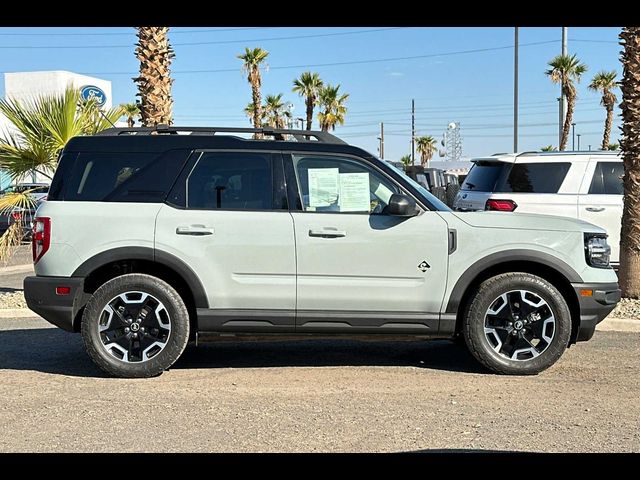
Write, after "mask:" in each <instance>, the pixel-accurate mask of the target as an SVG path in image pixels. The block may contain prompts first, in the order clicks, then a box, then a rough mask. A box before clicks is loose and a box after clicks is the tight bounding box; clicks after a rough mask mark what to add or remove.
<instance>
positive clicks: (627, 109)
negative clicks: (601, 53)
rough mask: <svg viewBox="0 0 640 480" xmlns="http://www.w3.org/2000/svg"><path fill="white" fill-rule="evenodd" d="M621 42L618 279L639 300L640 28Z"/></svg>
mask: <svg viewBox="0 0 640 480" xmlns="http://www.w3.org/2000/svg"><path fill="white" fill-rule="evenodd" d="M620 40H621V41H622V45H623V52H622V57H621V60H622V65H623V73H622V83H621V87H620V89H621V90H622V103H621V105H620V106H621V108H622V120H623V123H622V137H621V138H620V149H621V150H622V159H623V163H624V176H623V177H622V182H623V185H624V209H623V211H622V230H621V232H620V272H619V274H618V277H619V281H620V288H621V289H622V296H623V297H630V298H640V27H624V28H623V29H622V32H621V33H620Z"/></svg>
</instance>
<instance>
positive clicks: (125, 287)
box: [82, 273, 189, 378]
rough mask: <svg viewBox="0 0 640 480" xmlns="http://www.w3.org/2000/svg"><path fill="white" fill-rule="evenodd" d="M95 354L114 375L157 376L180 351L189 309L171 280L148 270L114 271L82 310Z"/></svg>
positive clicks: (91, 353) (89, 350) (89, 345)
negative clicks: (141, 271)
mask: <svg viewBox="0 0 640 480" xmlns="http://www.w3.org/2000/svg"><path fill="white" fill-rule="evenodd" d="M82 339H83V341H84V345H85V348H86V350H87V353H88V354H89V356H90V357H91V359H92V360H93V361H94V362H95V363H96V364H97V365H98V366H99V367H100V368H101V369H102V370H104V371H105V372H107V373H108V374H110V375H113V376H116V377H130V378H141V377H153V376H156V375H159V374H161V373H162V372H163V371H164V370H166V369H167V368H169V367H170V366H171V365H173V363H174V362H175V361H176V360H177V359H178V357H180V355H181V354H182V352H183V351H184V349H185V347H186V345H187V341H188V339H189V314H188V312H187V307H186V306H185V304H184V302H183V300H182V298H181V297H180V295H178V293H177V292H176V291H175V290H174V289H173V287H171V285H169V284H168V283H166V282H164V281H162V280H160V279H159V278H156V277H153V276H151V275H145V274H137V273H136V274H128V275H122V276H120V277H116V278H114V279H112V280H109V281H108V282H106V283H105V284H104V285H102V286H101V287H100V288H98V290H96V292H95V293H94V294H93V296H92V297H91V299H90V300H89V302H88V303H87V306H86V308H85V311H84V314H83V316H82Z"/></svg>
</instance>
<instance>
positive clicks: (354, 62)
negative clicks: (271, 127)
mask: <svg viewBox="0 0 640 480" xmlns="http://www.w3.org/2000/svg"><path fill="white" fill-rule="evenodd" d="M558 42H559V40H547V41H544V42H532V43H521V44H520V47H532V46H537V45H547V44H550V43H558ZM510 48H513V45H508V46H504V47H489V48H477V49H473V50H458V51H454V52H443V53H429V54H425V55H412V56H409V57H388V58H376V59H371V60H350V61H348V62H331V63H315V64H306V65H283V66H275V67H274V66H270V67H269V69H270V70H285V69H293V68H316V67H334V66H339V65H362V64H365V63H381V62H394V61H398V60H416V59H420V58H433V57H447V56H452V55H465V54H468V53H481V52H492V51H497V50H508V49H510ZM238 70H239V68H238V67H235V68H218V69H215V70H175V71H173V72H172V73H173V74H174V75H175V74H185V73H187V74H188V73H226V72H237V71H238ZM82 73H83V74H85V75H135V72H134V73H132V72H82Z"/></svg>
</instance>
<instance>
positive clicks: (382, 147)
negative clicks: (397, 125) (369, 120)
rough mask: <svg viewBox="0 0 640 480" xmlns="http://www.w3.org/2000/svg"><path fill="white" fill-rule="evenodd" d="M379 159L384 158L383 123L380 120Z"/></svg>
mask: <svg viewBox="0 0 640 480" xmlns="http://www.w3.org/2000/svg"><path fill="white" fill-rule="evenodd" d="M380 159H381V160H384V123H383V122H380Z"/></svg>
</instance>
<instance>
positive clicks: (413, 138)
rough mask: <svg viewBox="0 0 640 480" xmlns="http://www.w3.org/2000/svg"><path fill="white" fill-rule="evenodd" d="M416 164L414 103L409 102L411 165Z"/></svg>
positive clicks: (413, 101)
mask: <svg viewBox="0 0 640 480" xmlns="http://www.w3.org/2000/svg"><path fill="white" fill-rule="evenodd" d="M415 164H416V101H415V100H411V165H415Z"/></svg>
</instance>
